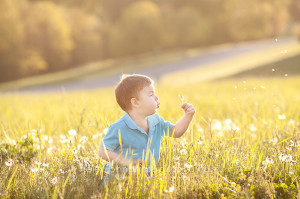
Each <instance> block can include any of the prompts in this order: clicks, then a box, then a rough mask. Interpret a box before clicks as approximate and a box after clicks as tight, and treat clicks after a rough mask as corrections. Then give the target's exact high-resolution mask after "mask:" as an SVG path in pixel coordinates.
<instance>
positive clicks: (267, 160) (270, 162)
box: [262, 158, 274, 166]
mask: <svg viewBox="0 0 300 199" xmlns="http://www.w3.org/2000/svg"><path fill="white" fill-rule="evenodd" d="M273 163H274V161H273V160H272V159H271V158H266V160H265V161H263V162H262V164H263V165H266V166H267V165H268V164H273Z"/></svg>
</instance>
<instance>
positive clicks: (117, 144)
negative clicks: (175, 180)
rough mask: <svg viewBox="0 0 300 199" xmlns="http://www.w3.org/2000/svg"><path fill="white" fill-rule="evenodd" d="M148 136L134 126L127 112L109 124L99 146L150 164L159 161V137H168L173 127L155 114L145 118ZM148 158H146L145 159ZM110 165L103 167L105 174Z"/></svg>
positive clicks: (108, 171)
mask: <svg viewBox="0 0 300 199" xmlns="http://www.w3.org/2000/svg"><path fill="white" fill-rule="evenodd" d="M147 122H148V126H149V135H148V134H147V133H146V132H145V131H144V129H142V128H140V127H139V126H137V125H136V124H135V122H134V121H133V120H132V119H131V117H130V116H129V115H128V113H127V112H125V115H124V116H123V117H121V118H120V119H119V120H118V121H116V122H115V123H113V124H111V125H110V126H109V128H108V131H107V133H106V135H105V136H104V138H103V140H102V141H101V143H100V145H101V146H105V147H106V148H107V149H108V150H110V151H114V152H116V153H118V154H120V153H122V156H124V157H127V158H133V159H136V158H140V159H143V160H145V161H146V160H147V159H148V161H147V162H148V164H147V165H148V172H150V165H151V164H150V163H151V161H155V164H157V163H158V161H159V156H160V141H161V137H164V136H168V135H169V131H171V130H172V128H173V127H174V125H173V124H172V123H171V122H169V121H165V120H164V119H163V118H162V117H161V116H159V115H158V114H157V113H155V114H153V115H150V116H148V117H147ZM147 156H148V158H147ZM110 168H111V167H110V163H109V162H107V164H106V165H105V173H107V174H109V173H110Z"/></svg>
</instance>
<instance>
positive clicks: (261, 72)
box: [226, 55, 300, 79]
mask: <svg viewBox="0 0 300 199" xmlns="http://www.w3.org/2000/svg"><path fill="white" fill-rule="evenodd" d="M286 74H287V76H299V75H300V55H297V56H295V57H290V58H287V59H284V60H281V61H278V62H274V63H270V64H266V65H262V66H258V67H257V68H253V69H249V70H245V71H243V72H240V73H237V74H234V75H232V76H229V77H226V78H227V79H230V78H245V77H246V78H251V77H260V78H265V77H268V78H270V77H282V78H285V77H286Z"/></svg>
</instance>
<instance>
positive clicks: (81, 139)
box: [79, 136, 88, 144]
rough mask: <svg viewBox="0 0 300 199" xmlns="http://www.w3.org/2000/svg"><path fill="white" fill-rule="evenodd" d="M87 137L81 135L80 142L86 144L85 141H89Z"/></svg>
mask: <svg viewBox="0 0 300 199" xmlns="http://www.w3.org/2000/svg"><path fill="white" fill-rule="evenodd" d="M87 140H88V139H87V137H86V136H83V137H81V138H80V139H79V142H80V143H82V144H84V143H86V142H87Z"/></svg>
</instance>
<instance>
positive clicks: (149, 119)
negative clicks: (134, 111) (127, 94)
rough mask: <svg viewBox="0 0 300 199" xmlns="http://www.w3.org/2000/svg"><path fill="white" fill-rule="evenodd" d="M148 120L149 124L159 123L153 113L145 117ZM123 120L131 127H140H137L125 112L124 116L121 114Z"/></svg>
mask: <svg viewBox="0 0 300 199" xmlns="http://www.w3.org/2000/svg"><path fill="white" fill-rule="evenodd" d="M147 120H148V125H149V126H155V125H156V124H158V123H159V121H158V119H157V118H156V117H155V115H150V116H148V117H147ZM123 121H124V122H125V123H126V125H127V126H128V127H129V128H131V129H140V127H138V126H137V125H136V123H135V122H134V121H133V120H132V119H131V117H130V116H129V114H128V113H127V112H125V114H124V116H123Z"/></svg>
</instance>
